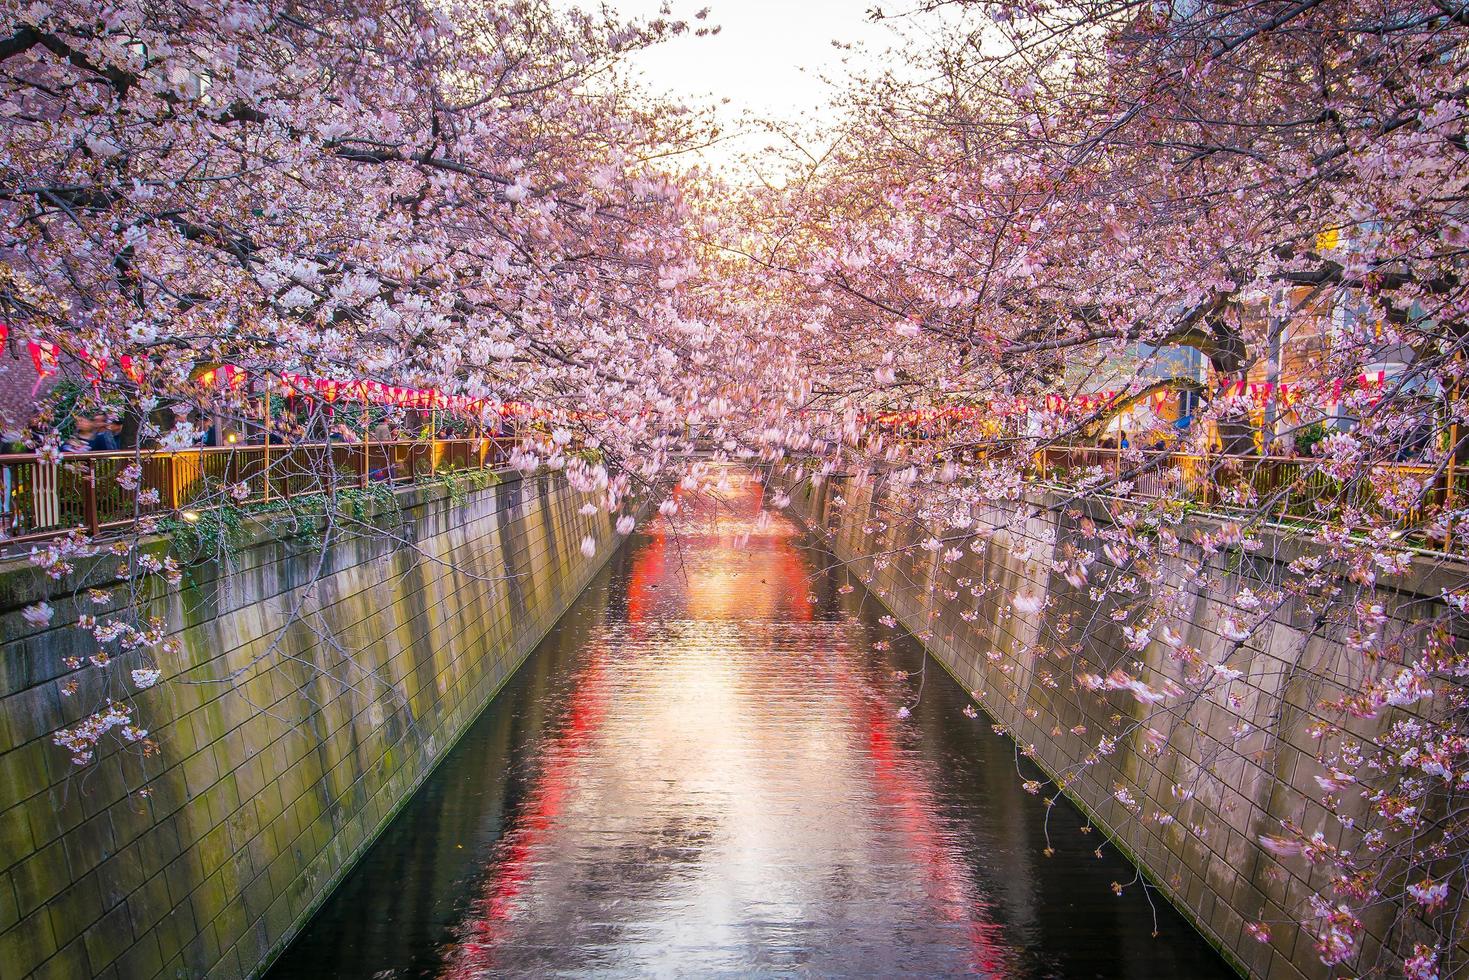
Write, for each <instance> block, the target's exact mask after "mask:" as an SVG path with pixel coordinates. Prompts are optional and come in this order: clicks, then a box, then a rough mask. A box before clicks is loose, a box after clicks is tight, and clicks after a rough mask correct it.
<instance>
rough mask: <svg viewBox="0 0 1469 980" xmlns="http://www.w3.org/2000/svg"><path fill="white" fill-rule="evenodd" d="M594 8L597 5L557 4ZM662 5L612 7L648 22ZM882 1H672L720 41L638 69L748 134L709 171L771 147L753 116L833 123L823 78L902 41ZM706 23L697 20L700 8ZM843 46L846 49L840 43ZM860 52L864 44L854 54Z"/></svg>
mask: <svg viewBox="0 0 1469 980" xmlns="http://www.w3.org/2000/svg"><path fill="white" fill-rule="evenodd" d="M557 2H558V3H559V4H560V5H561V6H565V7H571V6H580V7H587V6H589V5H590V2H591V0H557ZM663 2H664V0H607V3H608V6H609V7H611V8H612V9H613V10H615V11H616V12H617V13H619V14H621V15H622V16H624V17H629V18H637V19H639V20H649V19H652V18H654V17H657V16H658V15H659V8H660V7H661V6H662V4H663ZM875 2H876V0H674V2H673V4H672V8H673V9H672V16H673V17H674V18H675V19H684V20H688V21H689V22H690V23H691V24H693V25H694V26H718V27H720V32H719V34H717V35H715V36H712V37H694V36H692V32H690V34H688V35H685V36H683V37H679V38H675V39H674V40H672V41H670V42H668V43H666V44H662V45H658V46H657V47H655V48H653V49H651V50H649V51H645V52H642V53H640V54H638V55H637V56H636V57H635V58H634V59H633V62H632V63H633V66H634V67H635V68H636V69H638V70H639V71H640V72H641V73H642V75H643V78H644V81H645V82H646V83H647V84H648V85H649V87H650V88H651V89H652V90H653V91H654V92H657V93H660V94H669V95H672V96H675V97H676V98H678V99H679V100H680V101H682V102H684V103H686V104H688V105H691V106H714V107H716V111H717V113H718V116H719V118H720V121H721V123H722V124H723V125H724V127H725V129H726V131H736V130H744V131H742V132H741V134H740V135H738V136H736V137H735V138H733V139H731V140H730V141H729V142H728V143H727V144H726V145H723V146H720V147H717V148H714V149H712V150H710V151H706V153H705V154H704V158H705V159H706V160H707V161H708V162H709V163H711V164H714V165H721V164H726V163H729V162H730V161H731V160H732V159H733V158H734V157H735V156H736V155H737V154H738V153H739V152H740V151H747V152H748V151H756V150H759V149H760V148H762V147H763V146H765V145H767V144H769V143H771V142H772V140H771V137H770V136H769V134H767V133H764V132H759V131H753V130H748V129H745V128H744V127H741V125H740V124H741V121H742V119H743V118H744V117H745V116H746V115H747V114H748V115H750V116H755V117H759V118H765V119H775V120H779V121H782V122H786V123H795V124H797V125H799V126H806V127H812V126H813V125H814V126H815V129H814V131H813V135H815V137H816V139H818V140H819V139H820V137H821V135H822V134H821V133H820V127H819V124H820V123H821V122H822V121H823V119H825V120H834V119H835V117H834V115H832V114H831V113H830V111H829V109H828V108H827V107H828V105H829V102H830V100H831V97H832V94H833V88H832V86H831V85H830V84H828V83H827V81H825V80H824V77H829V78H831V79H832V80H840V79H842V78H845V77H847V76H848V74H849V73H850V70H851V69H850V67H849V66H848V64H847V63H844V59H849V60H850V63H851V64H855V65H859V66H869V67H870V66H873V65H875V64H876V61H877V58H878V56H879V55H880V53H881V52H883V51H885V50H886V49H888V48H890V47H891V46H893V44H894V42H895V40H896V35H895V34H894V32H893V30H892V29H891V28H889V27H888V26H887V25H886V24H882V23H873V22H872V21H871V20H870V19H869V18H868V15H867V11H868V10H870V9H871V8H872V7H873V6H874V5H875ZM704 6H708V7H709V16H708V18H707V20H705V21H702V22H695V21H694V19H693V18H694V14H695V13H697V12H698V10H699V9H700V8H701V7H704ZM833 42H837V43H838V44H840V45H841V46H842V47H837V46H834V45H833ZM853 45H857V46H858V47H855V48H854V47H853Z"/></svg>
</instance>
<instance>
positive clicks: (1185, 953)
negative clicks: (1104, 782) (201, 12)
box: [270, 485, 1233, 980]
mask: <svg viewBox="0 0 1469 980" xmlns="http://www.w3.org/2000/svg"><path fill="white" fill-rule="evenodd" d="M758 494H759V488H758V487H757V486H753V485H736V486H735V487H734V488H733V489H732V490H731V492H730V493H729V494H728V500H727V501H726V505H725V506H723V507H721V508H719V509H718V510H717V511H711V512H707V513H702V514H691V515H690V514H686V515H684V516H682V517H680V518H679V519H678V530H677V532H675V530H674V528H672V527H670V526H669V524H668V523H667V522H666V521H662V520H659V521H656V522H653V523H652V524H651V525H650V526H648V527H647V529H646V530H645V531H643V532H640V533H637V534H634V535H633V537H632V538H631V539H630V540H629V542H628V544H627V547H625V548H624V549H623V551H622V552H621V553H620V554H619V555H618V556H617V557H615V558H614V559H613V561H612V563H611V564H610V565H609V567H608V568H607V569H606V570H604V571H603V572H602V573H601V574H600V575H599V576H598V578H597V579H596V580H595V581H594V582H593V584H592V586H591V587H590V588H589V589H588V590H587V592H586V593H585V594H584V595H583V596H582V597H581V598H580V599H579V600H578V601H577V602H576V603H575V605H574V606H573V607H572V608H571V610H570V611H569V612H568V613H567V614H566V616H565V618H564V619H563V620H562V621H561V623H560V624H559V625H558V626H557V627H556V629H555V630H554V631H553V632H552V633H551V634H550V635H549V636H548V637H547V638H546V640H545V641H544V642H543V643H542V644H541V645H540V647H539V649H538V650H537V651H536V652H535V653H534V654H532V656H531V657H530V659H529V660H528V661H527V662H526V664H525V665H524V666H523V667H522V668H521V669H520V671H519V673H518V674H517V675H516V676H515V677H514V678H513V679H512V681H511V682H510V683H509V684H508V685H507V686H506V688H505V689H504V690H503V691H502V692H501V693H500V694H499V696H498V697H497V698H496V699H495V700H494V702H493V703H492V704H491V705H490V707H489V708H488V709H487V710H486V711H485V712H484V714H483V715H482V716H481V717H480V718H479V719H478V720H477V721H476V722H475V723H474V725H473V726H472V727H471V729H470V731H469V732H468V733H467V734H466V735H465V737H464V739H463V740H462V741H461V742H460V744H459V745H458V746H457V747H456V748H455V749H454V751H453V752H452V753H451V754H450V755H449V757H448V758H447V759H446V760H445V761H444V763H443V764H442V765H441V766H440V767H439V768H438V770H436V771H435V772H434V774H433V775H432V776H431V777H430V778H429V780H428V781H427V782H426V783H425V784H424V786H423V787H422V788H421V789H420V791H419V792H418V794H417V795H416V796H415V797H414V799H413V800H412V801H410V803H409V804H408V805H407V806H406V807H405V808H404V809H403V811H402V812H401V813H400V815H399V816H398V817H397V818H396V819H395V820H394V822H393V823H392V824H391V825H390V826H389V827H388V829H387V830H386V831H385V832H384V833H383V835H382V836H381V837H380V838H379V840H378V841H377V842H376V844H375V845H374V846H373V847H372V849H371V850H370V851H369V852H368V853H367V854H366V855H365V857H364V858H363V860H362V861H361V863H360V864H359V865H358V866H357V867H356V869H355V870H354V871H353V872H352V874H351V875H350V876H349V877H348V878H347V879H346V880H345V881H344V882H343V884H342V885H341V887H340V888H339V889H338V890H337V891H336V893H335V894H333V896H332V897H331V898H330V899H329V900H328V901H327V902H326V904H325V905H324V906H323V907H322V909H321V911H320V912H319V913H318V914H317V915H316V917H315V918H314V919H313V920H312V921H311V922H310V923H309V925H308V926H307V927H306V929H305V930H304V931H303V933H302V934H301V936H300V937H299V938H298V940H297V941H296V942H295V944H294V945H292V946H291V947H290V948H289V949H288V950H287V951H286V953H285V954H284V955H283V956H282V957H281V959H280V960H278V961H277V963H276V965H275V966H274V968H273V970H272V972H271V973H270V977H271V978H273V980H285V978H313V980H314V978H321V977H363V978H381V980H388V978H398V977H452V978H468V977H481V976H483V977H501V976H524V977H529V976H536V977H540V976H569V975H585V974H600V975H607V976H745V975H772V974H774V975H791V974H798V975H817V976H820V975H861V976H898V975H928V976H932V975H955V974H979V975H988V976H993V977H1015V978H1042V977H1046V978H1049V977H1106V978H1121V977H1137V978H1154V977H1185V978H1214V977H1221V978H1222V977H1230V976H1233V973H1232V972H1231V971H1230V970H1228V969H1227V968H1226V966H1225V965H1224V963H1223V961H1222V960H1220V959H1219V957H1218V956H1217V955H1216V954H1215V953H1214V952H1213V951H1212V950H1210V948H1209V947H1208V946H1207V945H1206V944H1205V942H1204V941H1203V940H1202V939H1201V938H1200V937H1199V936H1198V934H1197V933H1195V932H1194V931H1193V929H1192V928H1191V927H1190V926H1189V925H1188V924H1187V923H1185V922H1184V921H1183V920H1182V919H1181V918H1180V917H1179V916H1178V915H1177V914H1176V913H1174V912H1173V911H1172V910H1171V908H1169V907H1168V906H1167V905H1166V903H1165V902H1164V900H1163V899H1162V898H1161V897H1159V896H1154V898H1153V903H1152V904H1151V905H1150V903H1149V902H1148V900H1147V897H1146V896H1144V894H1143V893H1142V891H1141V889H1140V888H1139V887H1137V886H1133V887H1131V888H1129V889H1127V890H1126V891H1125V892H1124V894H1123V895H1122V896H1121V897H1118V896H1116V895H1114V894H1113V892H1112V890H1111V888H1110V885H1111V883H1112V882H1114V881H1119V882H1124V883H1125V882H1130V881H1132V880H1133V877H1134V871H1133V869H1132V868H1131V867H1130V866H1129V865H1127V864H1126V863H1125V862H1124V861H1122V860H1121V859H1119V858H1117V857H1116V856H1114V855H1113V854H1112V852H1111V851H1110V849H1107V850H1105V851H1104V852H1103V856H1102V857H1101V858H1100V859H1099V858H1098V857H1096V856H1095V855H1094V854H1093V850H1094V849H1095V848H1096V847H1097V845H1098V844H1100V843H1102V842H1101V841H1100V840H1098V839H1097V835H1096V834H1095V833H1093V834H1090V835H1086V834H1082V833H1080V832H1079V831H1078V829H1077V828H1078V827H1079V826H1080V825H1081V824H1083V823H1084V820H1083V819H1082V817H1081V815H1080V814H1079V813H1078V812H1077V811H1075V810H1073V809H1071V808H1070V807H1069V806H1067V805H1065V804H1064V803H1063V804H1061V805H1058V806H1057V807H1056V809H1055V811H1054V812H1053V813H1052V815H1051V826H1052V828H1053V832H1052V845H1053V846H1054V847H1055V850H1056V854H1055V856H1054V857H1051V858H1046V857H1044V856H1043V855H1042V850H1043V849H1044V848H1045V846H1046V842H1045V839H1044V837H1043V829H1042V825H1043V821H1044V819H1045V808H1044V804H1043V802H1042V801H1041V800H1040V799H1038V798H1036V797H1033V796H1030V795H1028V794H1026V793H1025V792H1024V791H1023V790H1022V789H1021V788H1020V782H1021V779H1022V777H1020V776H1017V774H1016V760H1015V749H1014V746H1013V744H1012V743H1011V742H1009V741H1008V740H1006V739H1004V738H1001V737H1000V736H997V735H995V734H994V733H993V732H991V730H990V728H989V722H988V721H987V720H986V719H985V717H984V715H983V714H980V715H979V717H978V718H970V717H968V716H966V714H965V713H964V709H965V707H966V706H967V705H968V704H969V699H968V697H967V695H966V694H965V692H964V691H963V690H962V689H960V687H959V686H958V685H957V684H956V683H955V682H954V681H953V680H951V679H950V678H949V676H948V675H947V674H945V673H944V672H943V670H942V668H940V667H939V666H938V665H937V664H936V663H935V662H933V661H932V660H929V661H928V662H927V666H926V667H925V656H924V654H923V652H922V651H921V650H920V648H919V647H918V646H917V645H916V643H915V642H914V641H912V640H911V639H904V638H902V637H901V636H899V635H898V634H897V633H896V632H895V631H894V630H892V629H889V628H888V627H886V626H884V625H882V624H881V623H880V622H879V617H880V616H881V615H882V610H881V609H880V608H878V607H877V606H876V605H875V602H874V600H872V598H871V597H870V596H867V595H866V593H864V592H863V590H862V588H861V586H860V584H856V583H849V582H847V581H846V576H845V573H844V572H843V571H842V570H841V569H840V568H833V567H832V566H831V562H830V557H829V556H828V555H827V554H826V553H824V552H822V551H820V550H819V549H817V548H815V547H813V546H812V544H811V542H809V541H807V540H805V539H803V537H802V536H801V534H800V532H799V530H798V528H797V527H796V525H795V524H794V523H792V522H791V521H789V520H787V519H785V518H779V517H778V518H776V519H774V520H772V521H769V522H768V524H764V525H763V526H762V522H759V521H756V520H754V519H753V518H754V515H755V514H756V513H757V512H758V508H759V504H758ZM905 708H906V709H907V717H900V712H901V711H902V709H905ZM1152 905H1156V906H1157V908H1156V910H1155V909H1154V908H1153V907H1152ZM1155 933H1156V935H1155Z"/></svg>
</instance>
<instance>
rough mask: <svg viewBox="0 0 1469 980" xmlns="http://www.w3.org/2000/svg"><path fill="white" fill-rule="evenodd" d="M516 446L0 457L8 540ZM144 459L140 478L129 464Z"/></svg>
mask: <svg viewBox="0 0 1469 980" xmlns="http://www.w3.org/2000/svg"><path fill="white" fill-rule="evenodd" d="M508 452H509V443H508V442H507V441H506V440H503V439H494V438H490V437H483V438H471V439H420V440H412V441H409V440H402V441H395V442H367V443H361V442H315V443H296V444H292V445H283V444H271V445H254V444H232V445H226V446H211V447H198V448H193V449H185V450H125V451H122V452H103V453H93V452H87V453H66V454H64V455H62V457H61V458H60V460H59V461H58V460H55V459H48V458H46V457H44V456H42V455H39V454H36V453H18V454H9V455H0V529H3V532H4V535H3V538H0V544H22V543H27V542H34V541H41V540H45V539H47V538H51V537H56V536H59V535H63V534H66V533H69V532H71V531H73V530H80V531H82V532H83V533H86V534H88V535H91V536H96V535H98V534H102V533H104V532H107V531H121V530H123V529H125V528H127V527H129V526H131V525H132V524H133V523H134V522H136V521H137V520H138V519H139V518H142V517H148V516H158V517H163V516H168V515H170V514H175V513H178V512H180V511H186V510H189V509H190V508H194V507H198V506H208V505H209V504H212V503H214V502H217V501H219V500H221V499H226V498H227V499H229V500H230V501H232V502H233V503H235V504H236V505H238V506H248V505H251V504H259V503H266V502H269V501H272V500H289V499H291V498H292V497H298V496H302V495H309V494H321V493H331V492H334V491H336V490H340V489H345V488H349V487H365V486H367V485H368V484H369V483H376V482H387V483H390V484H394V485H401V484H409V483H415V482H418V481H421V480H424V479H428V478H431V477H433V476H435V475H436V474H441V473H445V472H456V471H463V470H474V469H489V468H493V467H496V466H499V465H501V464H502V463H503V462H504V461H505V459H506V458H507V456H508ZM133 466H136V467H137V469H136V470H135V471H134V472H133V474H132V477H131V478H130V477H129V476H128V470H129V467H133Z"/></svg>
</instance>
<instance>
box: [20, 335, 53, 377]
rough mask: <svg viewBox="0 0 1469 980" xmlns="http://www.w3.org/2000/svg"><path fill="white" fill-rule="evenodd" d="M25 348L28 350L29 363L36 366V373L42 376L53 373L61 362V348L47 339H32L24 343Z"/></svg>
mask: <svg viewBox="0 0 1469 980" xmlns="http://www.w3.org/2000/svg"><path fill="white" fill-rule="evenodd" d="M26 350H28V351H30V355H31V363H32V364H34V365H35V366H36V373H37V374H39V375H40V376H41V377H43V378H44V377H45V376H46V375H48V374H51V373H53V372H54V371H55V370H56V368H57V365H58V364H60V363H61V348H59V347H57V346H56V345H55V344H53V343H51V341H49V340H40V341H37V340H33V341H31V342H30V343H28V344H26Z"/></svg>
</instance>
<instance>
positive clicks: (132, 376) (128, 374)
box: [117, 354, 143, 385]
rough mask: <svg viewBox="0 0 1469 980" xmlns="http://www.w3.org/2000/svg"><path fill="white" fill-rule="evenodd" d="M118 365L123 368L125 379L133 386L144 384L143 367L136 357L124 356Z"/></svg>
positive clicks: (119, 359)
mask: <svg viewBox="0 0 1469 980" xmlns="http://www.w3.org/2000/svg"><path fill="white" fill-rule="evenodd" d="M117 365H118V367H120V368H122V374H123V377H125V378H127V379H128V380H129V381H131V382H132V383H133V384H135V385H136V384H142V383H143V366H142V364H141V363H140V362H139V361H138V359H137V358H136V357H130V356H129V355H127V354H124V355H122V356H121V357H119V358H118V359H117Z"/></svg>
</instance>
